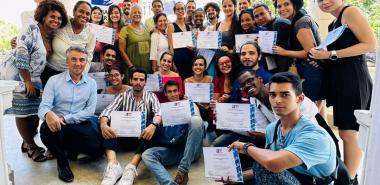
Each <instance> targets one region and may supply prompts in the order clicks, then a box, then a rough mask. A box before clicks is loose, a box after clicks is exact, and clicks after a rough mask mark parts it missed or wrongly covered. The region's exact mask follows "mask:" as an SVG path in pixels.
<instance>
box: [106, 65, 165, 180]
mask: <svg viewBox="0 0 380 185" xmlns="http://www.w3.org/2000/svg"><path fill="white" fill-rule="evenodd" d="M146 79H147V74H146V72H145V71H144V69H141V68H136V69H135V70H133V71H132V72H131V79H130V84H131V86H132V90H130V91H126V92H123V93H121V94H120V95H118V96H117V97H116V98H115V100H114V101H113V102H112V103H111V104H110V105H109V106H108V107H107V108H106V109H104V111H103V112H102V113H101V114H100V116H99V121H100V129H101V132H102V135H103V138H104V147H105V149H106V157H107V161H108V165H107V167H106V169H105V172H104V178H103V181H102V183H101V184H102V185H111V184H112V185H114V184H115V183H116V181H117V180H118V179H119V178H120V177H121V179H120V181H119V183H118V184H120V185H131V184H133V180H134V179H135V177H136V176H137V169H136V168H137V166H138V165H139V163H140V161H141V154H142V152H144V150H145V149H146V148H148V147H149V146H150V145H151V144H152V141H153V140H154V139H153V137H154V135H155V133H156V129H157V127H158V126H159V124H160V123H161V110H160V103H159V101H158V99H157V97H156V95H155V94H154V93H152V92H147V91H144V86H145V84H146ZM112 111H142V112H146V113H147V117H146V118H147V119H146V120H147V122H146V125H147V126H146V128H145V129H144V130H143V131H142V133H141V136H140V137H139V139H138V140H137V139H135V140H133V138H128V141H127V142H128V143H129V145H132V144H134V143H135V145H137V149H136V152H135V155H134V156H133V158H132V160H131V162H130V163H129V164H128V165H127V166H126V167H125V169H124V170H123V169H122V167H121V165H120V164H119V162H118V161H117V159H116V153H115V151H116V149H117V148H118V144H120V142H122V141H121V140H118V139H117V136H116V132H115V131H114V130H113V129H112V128H111V127H110V125H109V124H110V123H109V121H110V114H111V112H112Z"/></svg>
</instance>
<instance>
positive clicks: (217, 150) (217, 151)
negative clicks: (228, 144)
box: [215, 148, 223, 154]
mask: <svg viewBox="0 0 380 185" xmlns="http://www.w3.org/2000/svg"><path fill="white" fill-rule="evenodd" d="M215 152H216V153H217V154H220V153H223V150H222V149H221V148H217V149H216V151H215Z"/></svg>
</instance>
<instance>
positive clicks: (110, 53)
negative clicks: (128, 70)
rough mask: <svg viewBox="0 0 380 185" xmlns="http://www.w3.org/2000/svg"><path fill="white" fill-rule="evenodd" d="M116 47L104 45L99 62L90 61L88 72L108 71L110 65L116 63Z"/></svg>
mask: <svg viewBox="0 0 380 185" xmlns="http://www.w3.org/2000/svg"><path fill="white" fill-rule="evenodd" d="M116 54H117V52H116V48H115V47H114V46H112V45H106V46H104V47H103V49H102V55H103V57H101V62H91V67H90V71H89V73H95V72H104V71H109V69H110V67H111V66H112V65H115V64H116V63H117V61H116V58H117V56H116Z"/></svg>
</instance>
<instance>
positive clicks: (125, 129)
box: [111, 111, 145, 137]
mask: <svg viewBox="0 0 380 185" xmlns="http://www.w3.org/2000/svg"><path fill="white" fill-rule="evenodd" d="M111 128H112V129H113V130H115V132H116V134H117V137H139V136H140V135H141V131H142V130H144V129H145V112H138V111H112V112H111Z"/></svg>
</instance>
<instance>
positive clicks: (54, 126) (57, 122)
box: [46, 112, 66, 132]
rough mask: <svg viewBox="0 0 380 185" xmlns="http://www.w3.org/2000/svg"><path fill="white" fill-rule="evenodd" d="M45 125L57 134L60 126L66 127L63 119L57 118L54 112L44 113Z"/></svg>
mask: <svg viewBox="0 0 380 185" xmlns="http://www.w3.org/2000/svg"><path fill="white" fill-rule="evenodd" d="M46 124H47V126H48V127H49V129H50V131H52V132H58V131H60V130H61V126H62V125H66V124H65V119H64V118H63V117H62V116H61V117H59V116H57V115H56V114H55V113H54V112H48V113H46Z"/></svg>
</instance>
